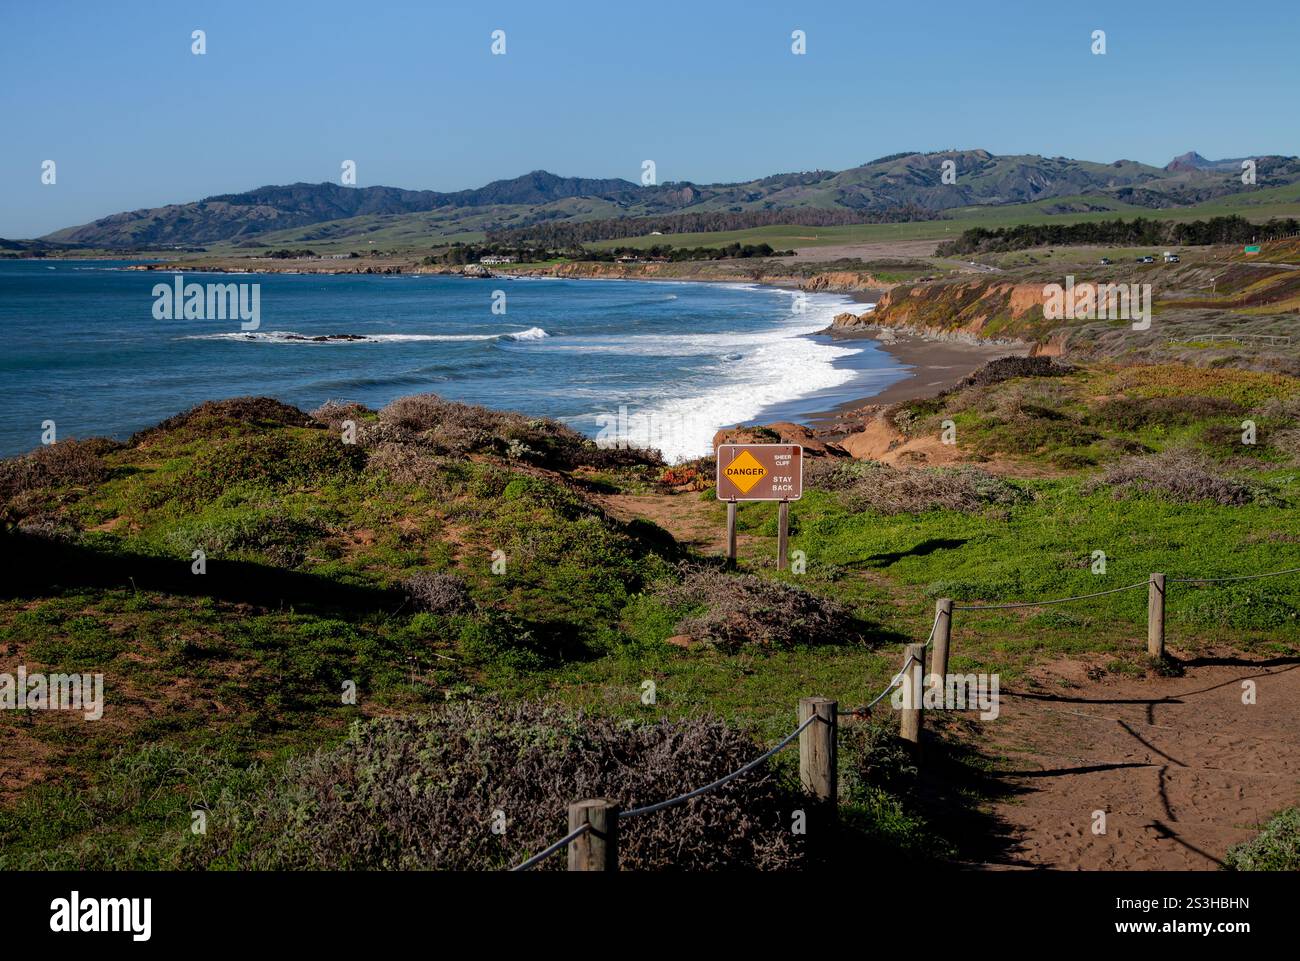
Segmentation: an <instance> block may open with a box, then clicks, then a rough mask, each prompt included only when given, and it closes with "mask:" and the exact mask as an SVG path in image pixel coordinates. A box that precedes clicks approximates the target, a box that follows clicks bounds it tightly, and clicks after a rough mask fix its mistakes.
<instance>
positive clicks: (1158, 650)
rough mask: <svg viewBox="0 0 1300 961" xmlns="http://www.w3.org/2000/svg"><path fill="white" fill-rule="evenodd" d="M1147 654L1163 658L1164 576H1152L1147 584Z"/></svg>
mask: <svg viewBox="0 0 1300 961" xmlns="http://www.w3.org/2000/svg"><path fill="white" fill-rule="evenodd" d="M1147 653H1148V654H1150V655H1151V656H1152V657H1164V656H1165V575H1163V574H1152V575H1151V580H1150V582H1149V583H1148V584H1147Z"/></svg>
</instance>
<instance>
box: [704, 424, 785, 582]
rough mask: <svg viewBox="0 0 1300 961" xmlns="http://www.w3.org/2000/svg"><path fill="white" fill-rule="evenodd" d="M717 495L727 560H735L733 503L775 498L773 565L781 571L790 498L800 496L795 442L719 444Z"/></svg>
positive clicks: (734, 505)
mask: <svg viewBox="0 0 1300 961" xmlns="http://www.w3.org/2000/svg"><path fill="white" fill-rule="evenodd" d="M717 456H718V484H717V497H718V500H720V501H725V502H726V504H727V562H728V563H730V564H735V563H736V503H737V502H738V501H776V502H777V504H778V507H777V533H776V566H777V569H778V570H782V571H783V570H785V569H786V568H787V566H788V565H789V559H788V557H787V554H788V548H789V543H790V501H797V500H798V499H799V498H800V497H802V496H803V448H802V447H801V446H800V445H798V444H719V445H718V450H717Z"/></svg>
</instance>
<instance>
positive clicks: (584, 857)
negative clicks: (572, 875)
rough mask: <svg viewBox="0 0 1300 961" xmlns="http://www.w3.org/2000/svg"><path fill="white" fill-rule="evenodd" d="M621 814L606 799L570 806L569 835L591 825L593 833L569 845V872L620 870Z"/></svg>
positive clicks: (614, 805)
mask: <svg viewBox="0 0 1300 961" xmlns="http://www.w3.org/2000/svg"><path fill="white" fill-rule="evenodd" d="M618 812H619V806H618V804H616V803H615V802H613V801H610V800H609V799H607V798H592V799H590V800H587V801H574V802H573V803H572V804H570V805H569V831H570V832H572V831H576V830H577V829H578V828H580V827H582V826H583V825H584V824H590V825H591V830H590V831H587V832H586V833H585V834H582V835H579V836H578V837H577V838H575V839H574V840H572V841H570V842H569V870H570V871H617V870H618Z"/></svg>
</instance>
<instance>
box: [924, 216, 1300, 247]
mask: <svg viewBox="0 0 1300 961" xmlns="http://www.w3.org/2000/svg"><path fill="white" fill-rule="evenodd" d="M1297 231H1300V221H1297V220H1296V219H1295V218H1294V217H1288V218H1285V219H1278V218H1274V219H1272V220H1270V221H1268V222H1267V223H1264V224H1255V223H1251V222H1250V221H1249V220H1247V219H1246V218H1244V217H1239V216H1237V215H1236V214H1233V215H1231V216H1228V217H1211V218H1210V219H1209V220H1191V221H1185V222H1174V221H1166V220H1149V219H1147V218H1145V217H1138V218H1135V219H1134V220H1124V219H1122V218H1116V219H1115V220H1098V221H1093V222H1092V223H1082V224H1020V225H1018V226H1015V227H997V228H994V229H989V228H987V227H973V228H971V229H970V230H964V231H962V234H961V236H960V237H958V238H957V239H956V240H950V241H948V242H946V243H942V244H940V245H939V246H938V248H937V249H936V250H935V253H937V254H938V255H939V256H940V257H955V256H963V255H969V254H989V253H1005V252H1006V251H1010V250H1026V249H1028V248H1030V247H1058V246H1059V247H1070V246H1083V245H1099V244H1113V245H1116V246H1124V247H1145V246H1153V245H1154V246H1159V245H1169V246H1180V245H1184V246H1198V245H1205V244H1241V243H1251V242H1253V241H1256V240H1260V239H1263V238H1266V237H1277V236H1282V235H1286V234H1293V233H1295V232H1297Z"/></svg>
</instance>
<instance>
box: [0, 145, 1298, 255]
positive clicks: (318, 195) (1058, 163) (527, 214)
mask: <svg viewBox="0 0 1300 961" xmlns="http://www.w3.org/2000/svg"><path fill="white" fill-rule="evenodd" d="M1254 159H1255V160H1256V163H1257V179H1258V183H1259V184H1260V185H1267V186H1282V185H1285V184H1290V183H1293V182H1296V181H1300V158H1296V157H1280V156H1265V157H1256V158H1254ZM944 161H952V162H953V163H954V164H955V169H956V175H957V179H956V183H955V184H945V183H943V182H942V179H941V175H942V173H943V169H944ZM1240 165H1241V162H1240V160H1220V161H1209V160H1206V159H1205V158H1204V157H1202V156H1201V155H1200V154H1198V153H1195V152H1189V153H1186V154H1183V155H1182V156H1180V157H1176V158H1174V160H1173V161H1171V162H1170V163H1169V164H1168V165H1166V166H1165V167H1163V168H1161V167H1152V166H1148V165H1146V164H1141V163H1137V162H1134V161H1130V160H1118V161H1115V162H1114V163H1093V162H1089V161H1083V160H1069V159H1066V158H1064V157H1040V156H1036V155H1032V154H1029V155H1022V156H998V155H994V154H991V153H989V152H988V151H986V150H961V151H943V152H938V153H925V154H922V153H899V154H893V155H891V156H888V157H881V158H879V159H878V160H873V161H871V162H870V163H866V164H863V165H861V166H859V167H853V168H851V169H849V170H842V171H838V172H836V171H822V170H819V171H812V172H809V173H792V174H778V175H775V176H771V177H764V178H762V179H760V180H751V181H748V182H745V183H734V184H693V183H687V182H677V183H667V184H661V185H656V186H648V187H647V186H641V185H640V184H637V183H633V182H632V181H629V180H620V179H591V178H585V177H560V176H557V175H555V174H552V173H547V172H546V171H543V170H537V171H533V172H532V173H529V174H525V175H524V176H522V177H516V178H514V179H513V180H498V181H494V182H492V183H490V184H488V185H486V186H484V187H479V188H477V189H475V190H460V191H456V192H453V193H441V192H439V191H435V190H402V189H399V188H396V187H343V186H339V185H337V184H332V183H320V184H307V183H297V184H289V185H287V186H279V187H276V186H268V187H259V188H257V189H256V190H249V191H245V192H243V193H236V194H219V195H217V196H213V197H207V198H205V199H203V200H200V201H197V202H193V203H184V204H172V205H168V206H166V207H154V208H151V209H147V210H133V211H130V212H127V213H120V214H113V215H112V216H109V217H103V218H101V219H99V220H96V221H93V222H92V223H88V224H83V225H81V226H79V227H67V228H64V229H63V230H56V231H54V232H53V233H51V234H48V235H46V236H45V237H43V238H40V240H38V241H22V242H15V241H9V242H3V241H0V246H8V247H9V249H16V248H19V247H21V246H29V247H31V248H40V249H58V248H59V247H64V246H68V247H94V248H108V249H125V250H131V249H135V250H140V249H150V248H161V247H175V246H200V245H208V244H216V243H222V242H229V243H233V244H235V245H237V246H246V247H259V246H264V245H265V244H266V243H268V242H269V243H274V242H276V238H275V234H276V233H277V232H279V231H291V230H292V229H294V228H299V229H301V228H313V230H312V231H311V233H310V235H308V236H307V237H306V238H305V240H306V241H307V242H310V240H311V239H312V237H313V236H314V237H315V238H316V239H319V240H338V239H340V238H348V237H351V236H353V235H356V236H363V235H364V232H365V231H371V230H375V229H376V227H375V224H376V223H391V222H392V221H393V220H394V219H395V218H411V217H412V216H413V215H418V216H416V217H415V220H414V221H413V224H412V229H413V230H414V231H416V233H417V235H419V232H421V231H423V232H427V235H428V237H429V239H430V241H431V242H436V241H437V239H438V238H440V237H445V236H453V235H455V234H456V233H466V232H469V231H484V230H505V229H514V228H520V227H527V226H529V225H532V224H539V223H554V222H557V221H565V220H591V219H608V218H621V217H643V216H661V215H666V214H682V213H702V214H703V213H723V212H729V213H744V212H748V211H762V212H771V211H786V210H789V211H797V210H804V211H806V212H807V213H808V214H812V213H813V212H815V211H838V212H841V213H844V212H850V213H855V214H856V213H860V214H861V216H862V219H863V220H864V221H865V220H871V219H873V218H875V217H878V216H880V215H882V214H886V213H888V212H889V211H891V210H897V209H900V208H915V209H917V210H920V211H925V212H930V214H932V215H941V214H942V212H943V211H945V210H949V209H952V208H956V207H967V206H971V205H1000V204H1018V203H1027V202H1031V201H1041V200H1050V199H1055V198H1062V199H1063V201H1064V199H1065V198H1069V203H1063V205H1062V212H1065V211H1066V210H1070V209H1087V200H1088V198H1094V199H1096V200H1099V201H1107V200H1109V201H1118V202H1121V203H1124V204H1130V205H1137V206H1141V207H1149V208H1162V207H1177V206H1184V205H1190V204H1195V203H1200V202H1202V201H1205V200H1209V199H1212V198H1214V197H1218V196H1222V195H1225V194H1231V193H1236V192H1239V191H1241V190H1243V189H1247V188H1245V187H1244V186H1243V185H1242V183H1241V177H1240V173H1241V166H1240ZM1103 209H1104V208H1103ZM300 239H302V238H300Z"/></svg>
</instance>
